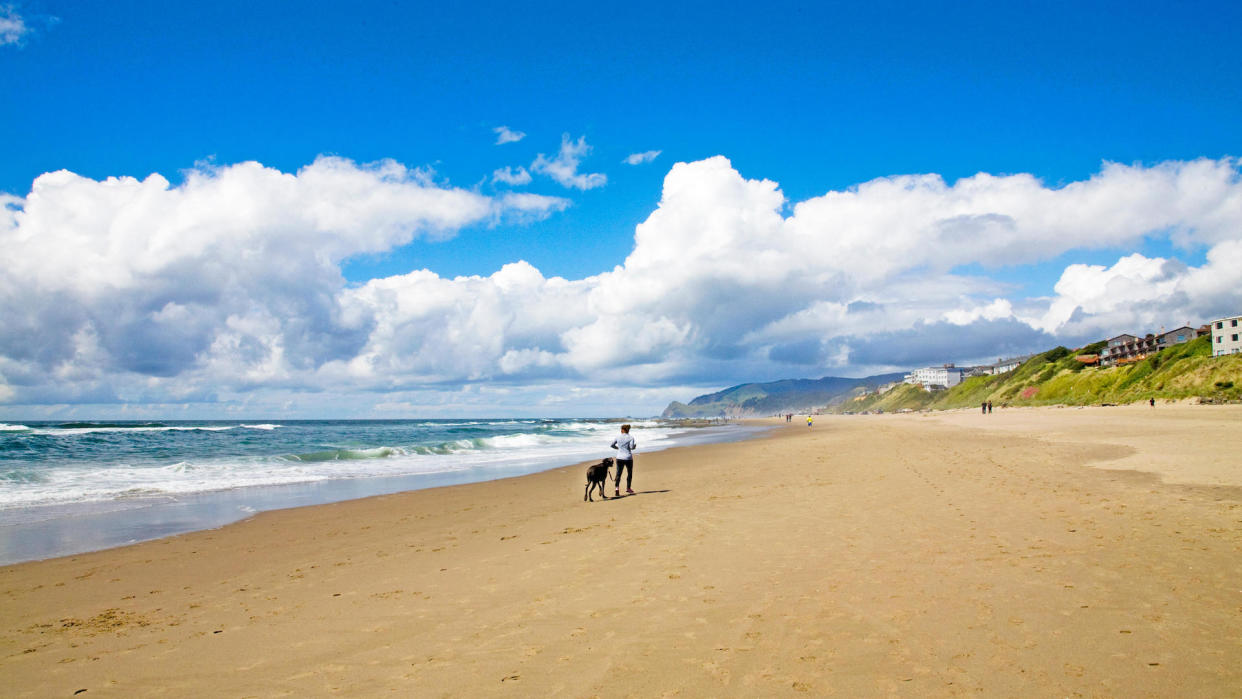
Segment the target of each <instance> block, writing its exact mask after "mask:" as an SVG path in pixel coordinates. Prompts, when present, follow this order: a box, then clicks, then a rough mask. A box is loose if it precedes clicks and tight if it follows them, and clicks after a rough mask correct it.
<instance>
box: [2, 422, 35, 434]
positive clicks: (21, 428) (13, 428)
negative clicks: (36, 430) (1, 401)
mask: <svg viewBox="0 0 1242 699" xmlns="http://www.w3.org/2000/svg"><path fill="white" fill-rule="evenodd" d="M29 429H30V428H29V427H27V426H25V425H10V424H7V423H4V422H0V432H25V431H28V430H29Z"/></svg>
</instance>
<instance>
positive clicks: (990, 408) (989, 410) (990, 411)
mask: <svg viewBox="0 0 1242 699" xmlns="http://www.w3.org/2000/svg"><path fill="white" fill-rule="evenodd" d="M991 414H992V401H988V415H991Z"/></svg>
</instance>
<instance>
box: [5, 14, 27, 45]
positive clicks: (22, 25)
mask: <svg viewBox="0 0 1242 699" xmlns="http://www.w3.org/2000/svg"><path fill="white" fill-rule="evenodd" d="M29 33H30V27H29V26H28V25H27V24H26V20H25V19H23V18H22V16H21V15H20V14H18V12H17V8H15V7H13V6H12V5H0V46H6V45H9V44H20V43H21V42H22V39H24V38H25V37H26V35H27V34H29Z"/></svg>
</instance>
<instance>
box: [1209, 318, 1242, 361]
mask: <svg viewBox="0 0 1242 699" xmlns="http://www.w3.org/2000/svg"><path fill="white" fill-rule="evenodd" d="M1208 327H1210V328H1211V329H1212V356H1213V357H1220V356H1223V355H1226V354H1239V353H1242V339H1240V338H1242V316H1233V317H1231V318H1217V319H1216V320H1214V321H1212V322H1211V323H1208Z"/></svg>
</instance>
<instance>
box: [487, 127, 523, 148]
mask: <svg viewBox="0 0 1242 699" xmlns="http://www.w3.org/2000/svg"><path fill="white" fill-rule="evenodd" d="M492 132H493V133H495V134H496V145H498V146H500V145H504V144H506V143H517V142H518V141H520V140H522V139H523V138H526V134H525V133H523V132H521V131H515V130H513V129H511V128H509V127H508V126H497V127H496V128H494V129H492Z"/></svg>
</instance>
